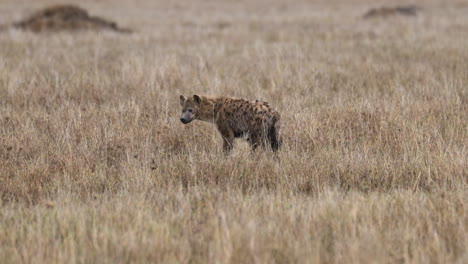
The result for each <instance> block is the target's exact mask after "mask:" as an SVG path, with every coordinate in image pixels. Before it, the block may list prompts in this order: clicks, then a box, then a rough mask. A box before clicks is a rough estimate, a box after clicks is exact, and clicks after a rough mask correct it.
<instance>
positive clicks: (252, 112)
mask: <svg viewBox="0 0 468 264" xmlns="http://www.w3.org/2000/svg"><path fill="white" fill-rule="evenodd" d="M180 105H181V106H182V116H181V117H180V121H182V123H184V124H188V123H190V122H192V121H193V120H201V121H206V122H211V123H214V124H215V125H216V127H217V128H218V131H219V133H221V136H222V137H223V150H224V152H225V153H226V154H227V153H229V152H230V150H231V149H232V147H233V143H234V139H235V138H241V137H242V138H245V139H247V141H248V142H249V144H250V146H251V147H252V149H253V150H255V149H256V148H257V147H258V146H262V147H267V146H270V147H271V149H272V150H273V151H275V152H276V151H277V150H278V149H279V147H280V146H281V140H280V138H279V129H280V114H279V113H278V112H277V111H276V110H275V109H274V108H273V107H272V106H271V105H270V104H268V103H266V102H261V101H258V100H255V101H248V100H245V99H241V98H231V97H208V96H199V95H194V96H193V97H189V98H187V97H185V96H183V95H181V96H180Z"/></svg>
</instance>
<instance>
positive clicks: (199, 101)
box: [193, 95, 202, 104]
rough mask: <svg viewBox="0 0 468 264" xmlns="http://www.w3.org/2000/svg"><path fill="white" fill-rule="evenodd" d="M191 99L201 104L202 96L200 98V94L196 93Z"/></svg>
mask: <svg viewBox="0 0 468 264" xmlns="http://www.w3.org/2000/svg"><path fill="white" fill-rule="evenodd" d="M193 100H194V101H195V103H197V104H201V102H202V98H201V97H200V96H198V95H194V96H193Z"/></svg>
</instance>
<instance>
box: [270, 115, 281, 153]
mask: <svg viewBox="0 0 468 264" xmlns="http://www.w3.org/2000/svg"><path fill="white" fill-rule="evenodd" d="M279 130H280V121H279V120H275V122H274V124H273V126H271V127H270V128H269V129H268V141H269V142H270V145H271V149H272V150H273V151H274V152H277V151H278V150H279V148H280V147H281V144H282V142H281V137H280V133H279Z"/></svg>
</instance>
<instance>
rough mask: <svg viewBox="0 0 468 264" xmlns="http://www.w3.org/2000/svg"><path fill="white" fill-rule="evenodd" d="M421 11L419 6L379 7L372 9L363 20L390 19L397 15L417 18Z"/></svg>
mask: <svg viewBox="0 0 468 264" xmlns="http://www.w3.org/2000/svg"><path fill="white" fill-rule="evenodd" d="M420 11H421V8H420V7H419V6H414V5H408V6H395V7H387V6H384V7H379V8H372V9H370V10H369V11H367V12H366V13H365V14H364V16H363V18H376V17H390V16H395V15H401V16H416V15H417V14H418V13H419V12H420Z"/></svg>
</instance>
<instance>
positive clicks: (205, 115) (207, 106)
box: [198, 96, 219, 123]
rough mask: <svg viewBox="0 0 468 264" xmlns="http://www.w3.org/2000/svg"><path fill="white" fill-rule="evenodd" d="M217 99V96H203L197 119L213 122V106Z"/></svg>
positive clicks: (214, 118)
mask: <svg viewBox="0 0 468 264" xmlns="http://www.w3.org/2000/svg"><path fill="white" fill-rule="evenodd" d="M218 101H219V100H218V98H215V97H208V96H203V102H202V106H201V107H200V109H199V112H198V120H201V121H205V122H210V123H215V122H216V112H215V107H216V105H217V104H218Z"/></svg>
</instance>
